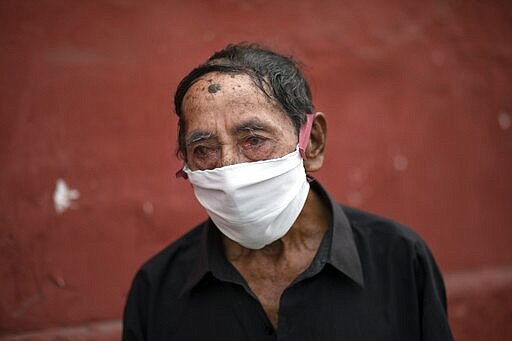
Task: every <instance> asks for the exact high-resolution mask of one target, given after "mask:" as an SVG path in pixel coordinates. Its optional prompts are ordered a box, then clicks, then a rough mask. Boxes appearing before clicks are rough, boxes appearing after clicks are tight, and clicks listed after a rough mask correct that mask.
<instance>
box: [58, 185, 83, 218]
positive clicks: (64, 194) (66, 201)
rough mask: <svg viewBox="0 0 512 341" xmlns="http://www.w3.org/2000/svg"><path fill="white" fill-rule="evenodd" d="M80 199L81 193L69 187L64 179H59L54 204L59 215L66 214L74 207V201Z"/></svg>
mask: <svg viewBox="0 0 512 341" xmlns="http://www.w3.org/2000/svg"><path fill="white" fill-rule="evenodd" d="M78 198H80V192H79V191H78V190H76V189H71V188H69V187H68V185H67V184H66V182H65V181H64V179H60V178H59V179H57V183H56V185H55V191H54V192H53V204H54V206H55V211H56V212H57V213H58V214H62V213H64V212H65V211H66V210H67V209H68V208H70V207H71V206H72V205H73V200H76V199H78Z"/></svg>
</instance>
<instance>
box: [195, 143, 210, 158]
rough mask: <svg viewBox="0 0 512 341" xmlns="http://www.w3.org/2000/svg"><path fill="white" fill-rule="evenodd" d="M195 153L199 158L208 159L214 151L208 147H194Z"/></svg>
mask: <svg viewBox="0 0 512 341" xmlns="http://www.w3.org/2000/svg"><path fill="white" fill-rule="evenodd" d="M193 152H194V155H195V156H197V157H207V156H208V155H210V154H211V153H212V149H211V148H208V147H206V146H197V147H194V150H193Z"/></svg>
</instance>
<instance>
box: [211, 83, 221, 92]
mask: <svg viewBox="0 0 512 341" xmlns="http://www.w3.org/2000/svg"><path fill="white" fill-rule="evenodd" d="M219 90H220V84H217V83H213V84H210V85H208V92H209V93H211V94H214V93H216V92H217V91H219Z"/></svg>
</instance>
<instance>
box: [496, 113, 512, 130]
mask: <svg viewBox="0 0 512 341" xmlns="http://www.w3.org/2000/svg"><path fill="white" fill-rule="evenodd" d="M511 121H512V120H511V119H510V115H509V114H508V113H506V112H505V111H502V112H500V113H499V115H498V124H499V125H500V127H501V129H503V130H507V129H508V128H510V125H511V124H512V122H511Z"/></svg>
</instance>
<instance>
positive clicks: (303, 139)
mask: <svg viewBox="0 0 512 341" xmlns="http://www.w3.org/2000/svg"><path fill="white" fill-rule="evenodd" d="M314 119H315V115H314V114H307V115H306V123H305V124H304V125H303V126H302V127H300V131H299V152H300V156H302V159H304V160H306V159H307V157H306V147H307V146H308V143H309V136H310V135H311V128H312V127H313V121H314Z"/></svg>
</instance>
